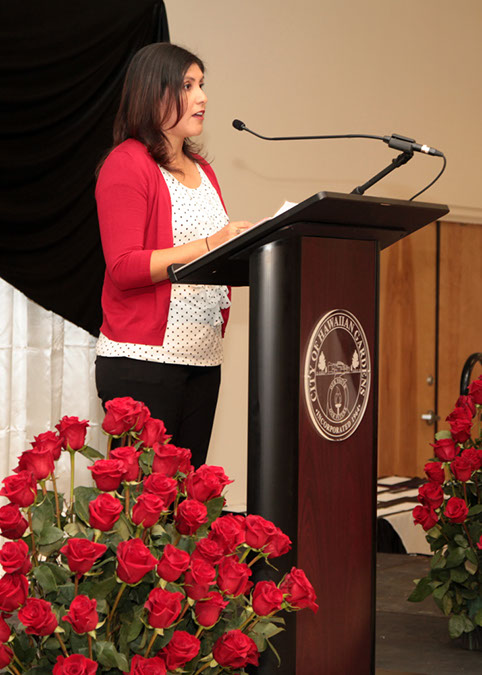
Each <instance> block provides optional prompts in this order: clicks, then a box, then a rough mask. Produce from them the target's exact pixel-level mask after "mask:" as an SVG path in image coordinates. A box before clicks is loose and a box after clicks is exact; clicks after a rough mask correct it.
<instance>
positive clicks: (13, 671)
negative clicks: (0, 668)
mask: <svg viewBox="0 0 482 675" xmlns="http://www.w3.org/2000/svg"><path fill="white" fill-rule="evenodd" d="M8 668H9V670H11V671H12V673H15V675H20V671H18V670H17V669H16V668H15V666H14V665H13V663H10V664H9V666H8Z"/></svg>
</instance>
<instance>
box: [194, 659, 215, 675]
mask: <svg viewBox="0 0 482 675" xmlns="http://www.w3.org/2000/svg"><path fill="white" fill-rule="evenodd" d="M210 665H211V661H209V662H208V663H206V665H205V666H203V667H202V668H199V670H196V672H195V673H194V675H199V673H202V672H203V670H206V668H209V666H210Z"/></svg>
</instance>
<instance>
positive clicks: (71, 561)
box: [60, 528, 107, 574]
mask: <svg viewBox="0 0 482 675" xmlns="http://www.w3.org/2000/svg"><path fill="white" fill-rule="evenodd" d="M97 529H99V528H97ZM106 551H107V546H106V545H105V544H97V543H95V542H93V541H90V540H89V539H77V538H76V537H72V538H71V539H69V540H68V542H67V543H66V544H65V546H62V548H61V549H60V552H61V553H63V554H64V556H65V557H66V558H67V565H68V566H69V569H70V571H71V572H76V573H77V574H85V573H86V572H88V571H89V570H91V569H92V567H93V566H94V563H95V561H96V560H97V559H98V558H100V557H101V556H103V555H104V553H105V552H106Z"/></svg>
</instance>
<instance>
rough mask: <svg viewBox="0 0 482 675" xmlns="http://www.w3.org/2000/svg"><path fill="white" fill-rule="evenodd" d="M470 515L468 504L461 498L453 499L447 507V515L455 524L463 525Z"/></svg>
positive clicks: (448, 502)
mask: <svg viewBox="0 0 482 675" xmlns="http://www.w3.org/2000/svg"><path fill="white" fill-rule="evenodd" d="M468 513H469V509H468V508H467V504H466V503H465V502H464V500H463V499H459V497H451V498H450V499H449V500H448V501H447V503H446V505H445V515H446V517H447V518H448V519H449V520H451V521H452V522H453V523H463V522H464V521H465V520H466V519H467V515H468Z"/></svg>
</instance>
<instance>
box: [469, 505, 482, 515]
mask: <svg viewBox="0 0 482 675" xmlns="http://www.w3.org/2000/svg"><path fill="white" fill-rule="evenodd" d="M479 513H482V504H476V505H475V506H472V507H471V508H470V509H469V516H477V515H478V514H479Z"/></svg>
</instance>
